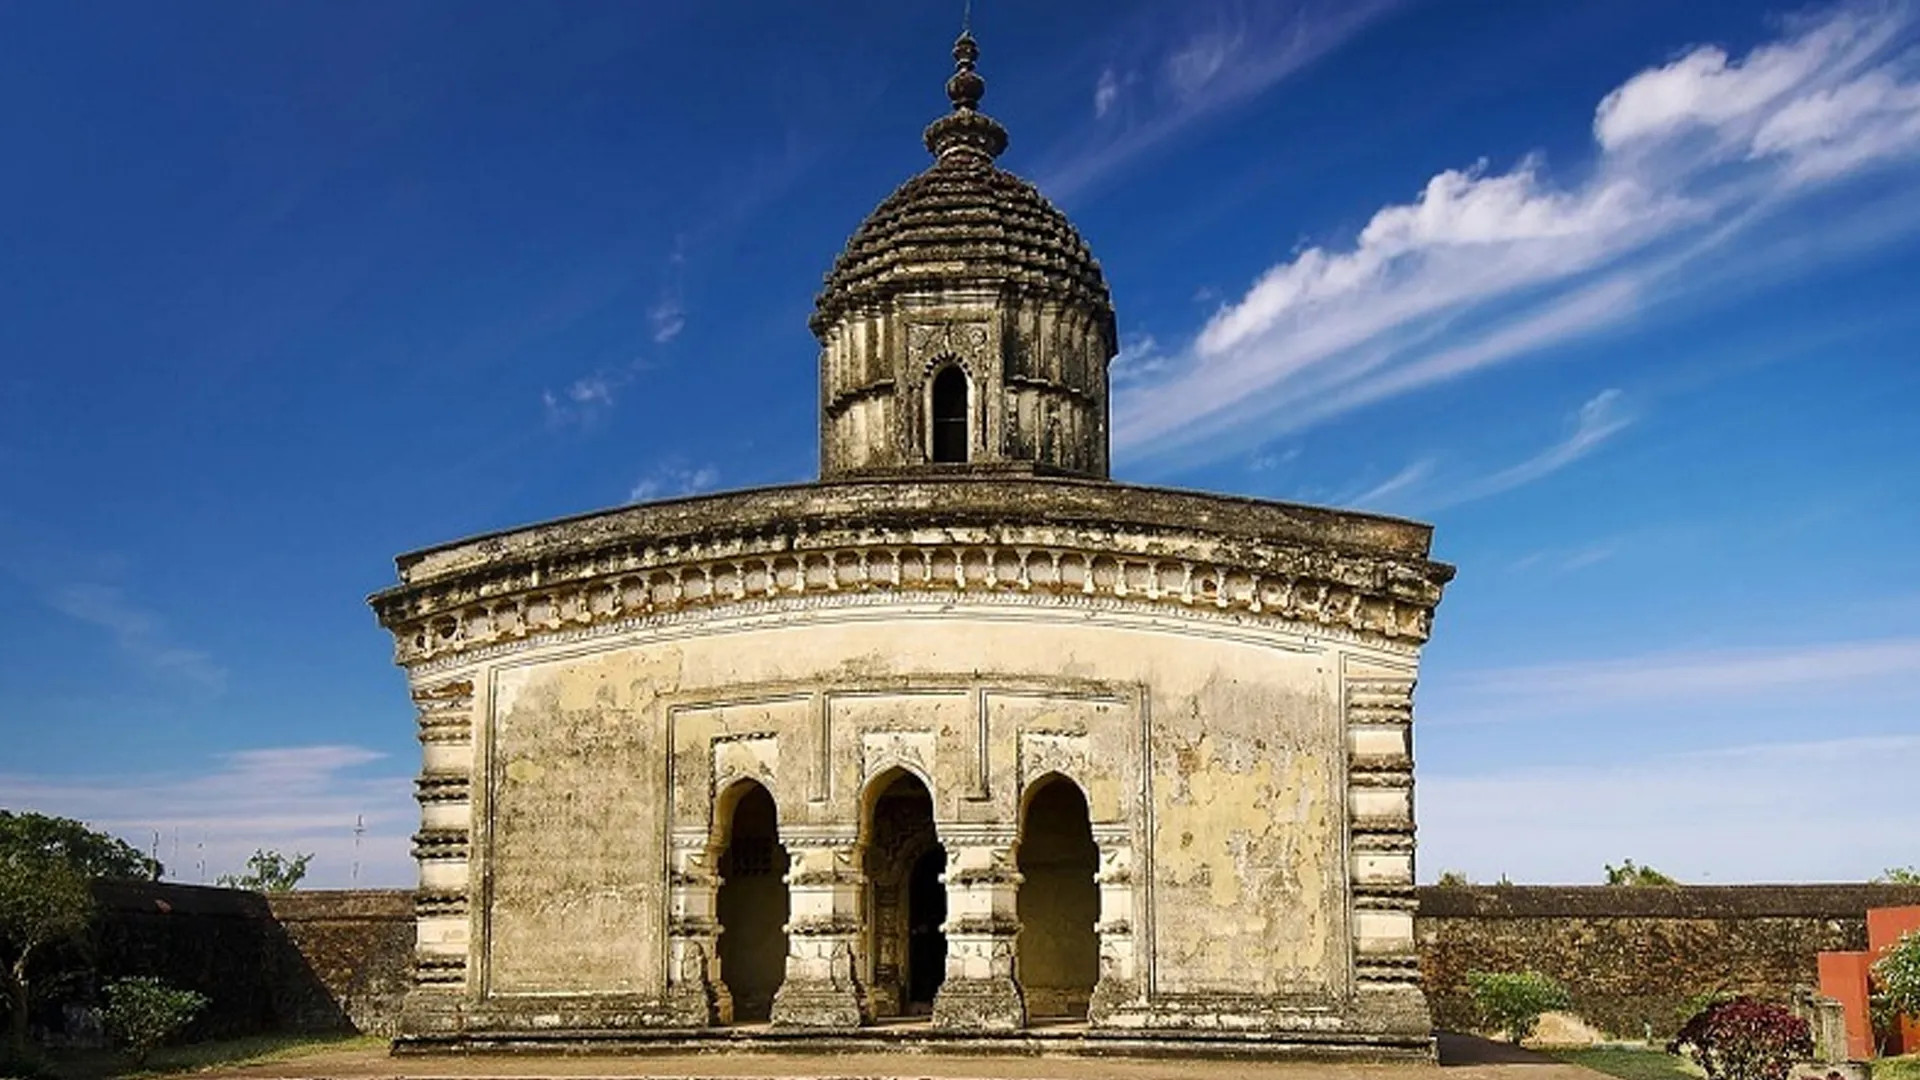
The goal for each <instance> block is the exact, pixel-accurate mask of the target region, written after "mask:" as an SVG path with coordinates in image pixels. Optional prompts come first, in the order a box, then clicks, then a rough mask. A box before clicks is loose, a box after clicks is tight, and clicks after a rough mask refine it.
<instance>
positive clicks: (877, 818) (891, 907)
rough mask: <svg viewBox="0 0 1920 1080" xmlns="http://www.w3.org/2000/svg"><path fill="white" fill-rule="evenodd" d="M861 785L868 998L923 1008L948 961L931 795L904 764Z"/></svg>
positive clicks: (885, 1012) (942, 857)
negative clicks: (864, 799)
mask: <svg viewBox="0 0 1920 1080" xmlns="http://www.w3.org/2000/svg"><path fill="white" fill-rule="evenodd" d="M867 791H868V796H867V808H866V814H865V819H864V821H863V822H862V838H863V840H864V845H863V847H864V851H865V856H864V861H865V865H864V867H863V869H864V870H865V871H866V875H867V918H866V925H867V935H868V937H867V972H868V980H869V982H868V987H869V989H868V1000H869V1001H870V1002H871V1003H872V1006H873V1013H874V1015H875V1016H877V1017H885V1016H920V1015H925V1014H927V1013H930V1012H932V1011H933V997H934V994H935V993H937V992H938V991H939V989H940V982H941V980H942V979H944V978H945V977H946V969H947V937H946V933H945V932H944V931H942V930H941V929H940V926H941V924H942V923H944V922H946V919H947V892H946V886H945V885H944V884H942V883H941V881H940V876H941V874H942V873H944V872H945V870H946V865H947V852H946V849H945V848H943V847H941V846H940V841H939V838H938V836H936V835H935V833H934V826H933V796H932V794H931V793H930V792H928V791H927V785H926V784H925V783H923V782H921V780H920V778H919V777H917V776H915V775H913V774H912V773H910V772H908V771H906V770H905V769H893V770H890V771H889V772H887V773H883V774H881V775H880V776H877V777H875V778H874V779H873V780H872V782H871V783H869V785H868V788H867Z"/></svg>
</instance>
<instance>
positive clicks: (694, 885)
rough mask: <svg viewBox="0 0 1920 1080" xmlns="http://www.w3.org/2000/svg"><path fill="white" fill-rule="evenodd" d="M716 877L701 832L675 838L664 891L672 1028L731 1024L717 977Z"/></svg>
mask: <svg viewBox="0 0 1920 1080" xmlns="http://www.w3.org/2000/svg"><path fill="white" fill-rule="evenodd" d="M719 894H720V876H719V875H718V874H716V873H715V872H714V855H713V851H712V848H711V847H710V846H709V844H708V838H707V836H706V835H705V834H704V833H701V834H698V835H693V836H686V837H675V838H674V845H673V870H672V877H671V878H670V879H669V882H668V892H667V905H668V906H667V955H668V966H667V1012H668V1014H669V1016H671V1018H672V1023H673V1024H674V1025H675V1026H677V1027H709V1026H711V1025H714V1024H730V1023H732V1022H733V996H732V995H731V994H729V993H728V992H727V984H726V981H725V980H724V979H723V978H722V977H721V972H720V934H721V932H722V931H721V927H720V918H719V909H718V906H717V905H718V900H719Z"/></svg>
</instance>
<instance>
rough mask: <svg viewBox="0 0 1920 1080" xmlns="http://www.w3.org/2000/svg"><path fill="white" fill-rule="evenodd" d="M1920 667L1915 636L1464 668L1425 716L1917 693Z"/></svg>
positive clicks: (1506, 717) (1523, 715)
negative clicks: (1866, 690)
mask: <svg viewBox="0 0 1920 1080" xmlns="http://www.w3.org/2000/svg"><path fill="white" fill-rule="evenodd" d="M1915 671H1920V638H1911V637H1894V638H1869V639H1865V640H1859V641H1839V642H1826V643H1818V644H1807V645H1795V646H1780V647H1765V648H1758V647H1754V648H1729V649H1705V650H1690V651H1680V652H1659V653H1649V654H1642V655H1638V656H1626V657H1618V658H1612V659H1599V660H1583V661H1578V662H1571V663H1560V664H1540V665H1532V666H1526V667H1513V668H1500V669H1493V670H1484V671H1469V672H1464V673H1461V674H1457V675H1449V676H1446V677H1445V679H1444V680H1435V681H1434V682H1432V684H1431V685H1428V686H1425V687H1423V690H1422V693H1423V694H1427V695H1428V696H1429V700H1428V701H1426V702H1423V705H1422V708H1423V710H1425V711H1423V714H1422V718H1423V722H1425V723H1427V724H1428V725H1429V726H1432V725H1434V724H1440V725H1449V724H1473V723H1498V722H1504V721H1515V720H1528V721H1537V720H1543V719H1548V718H1551V717H1555V716H1568V715H1576V714H1603V713H1616V714H1617V713H1620V712H1623V711H1626V710H1632V711H1634V712H1635V713H1644V712H1646V711H1648V710H1650V709H1656V708H1686V707H1689V706H1697V705H1699V704H1701V703H1703V702H1711V703H1717V704H1721V705H1727V706H1728V707H1732V708H1735V709H1738V708H1741V707H1744V706H1743V705H1742V703H1748V704H1751V703H1754V702H1757V701H1761V700H1763V699H1770V700H1772V701H1773V702H1775V703H1777V702H1779V701H1780V700H1781V699H1782V697H1783V696H1784V695H1789V694H1807V695H1816V694H1827V695H1830V694H1831V692H1832V691H1834V690H1835V689H1836V688H1845V687H1858V686H1862V685H1867V684H1869V681H1871V685H1874V686H1876V687H1878V688H1880V689H1877V690H1876V693H1877V694H1879V695H1880V696H1881V698H1882V700H1883V701H1886V702H1889V703H1891V702H1893V701H1895V700H1898V701H1902V702H1905V703H1907V704H1909V705H1911V704H1914V703H1920V687H1911V686H1909V685H1908V682H1909V681H1910V680H1905V679H1904V676H1909V675H1911V674H1912V673H1913V672H1915Z"/></svg>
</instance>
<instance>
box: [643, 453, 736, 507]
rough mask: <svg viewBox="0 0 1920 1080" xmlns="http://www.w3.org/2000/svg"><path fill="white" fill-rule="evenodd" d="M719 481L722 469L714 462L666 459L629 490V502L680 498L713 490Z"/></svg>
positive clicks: (648, 471)
mask: <svg viewBox="0 0 1920 1080" xmlns="http://www.w3.org/2000/svg"><path fill="white" fill-rule="evenodd" d="M718 483H720V469H719V467H718V466H716V465H713V464H711V463H709V464H705V465H689V464H687V463H686V462H685V461H682V460H679V459H677V458H675V459H670V460H667V461H663V462H661V463H659V464H657V465H655V466H653V468H651V469H649V470H647V474H646V475H645V476H642V477H641V478H640V479H639V480H638V481H636V482H635V483H634V485H633V488H632V490H630V491H628V492H627V501H628V502H648V501H650V500H653V499H670V498H678V497H680V496H683V495H698V494H700V493H701V492H703V491H712V490H713V488H714V486H715V485H717V484H718Z"/></svg>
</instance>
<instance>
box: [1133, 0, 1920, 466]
mask: <svg viewBox="0 0 1920 1080" xmlns="http://www.w3.org/2000/svg"><path fill="white" fill-rule="evenodd" d="M1913 22H1914V15H1913V9H1912V8H1911V7H1909V6H1906V5H1890V6H1881V7H1866V6H1860V7H1841V8H1836V9H1831V10H1829V11H1827V12H1826V13H1825V14H1824V15H1822V16H1820V17H1819V18H1815V19H1810V20H1803V21H1801V22H1798V23H1796V24H1794V27H1793V29H1792V31H1791V33H1790V35H1789V36H1788V37H1786V38H1784V39H1782V40H1780V41H1778V42H1774V43H1772V44H1769V45H1766V46H1762V47H1761V48H1758V49H1755V50H1753V51H1752V52H1751V53H1749V54H1748V55H1747V56H1746V57H1744V58H1741V59H1739V60H1733V59H1729V58H1728V57H1727V56H1726V55H1725V53H1724V52H1722V51H1721V50H1718V49H1715V48H1712V47H1703V48H1699V49H1695V50H1693V51H1691V52H1689V53H1687V54H1686V55H1685V56H1682V57H1680V58H1679V59H1677V60H1675V61H1673V62H1672V63H1671V64H1668V65H1665V66H1663V67H1660V68H1656V69H1652V70H1649V71H1645V72H1641V73H1640V74H1638V75H1635V76H1634V77H1633V78H1631V79H1629V80H1627V81H1626V82H1624V83H1622V84H1621V85H1620V86H1619V87H1618V88H1616V89H1615V90H1614V91H1613V92H1612V93H1610V94H1608V95H1607V96H1606V97H1605V98H1604V99H1603V101H1602V102H1601V103H1600V105H1599V106H1598V108H1597V109H1596V113H1595V119H1594V125H1593V138H1594V147H1595V157H1594V161H1593V164H1592V167H1591V169H1590V170H1588V171H1587V172H1586V174H1585V175H1584V176H1583V177H1582V178H1580V179H1579V180H1577V181H1575V182H1572V183H1563V182H1560V181H1557V180H1556V179H1555V178H1554V177H1553V176H1552V175H1551V174H1550V173H1549V172H1548V170H1547V168H1546V164H1545V162H1544V160H1542V159H1541V158H1540V157H1538V156H1530V157H1528V158H1525V159H1523V160H1522V161H1521V162H1520V163H1519V164H1518V165H1516V166H1514V167H1513V168H1512V169H1509V170H1507V171H1504V172H1500V171H1494V170H1492V169H1490V168H1489V166H1488V165H1487V164H1486V163H1485V162H1481V163H1479V164H1476V165H1473V166H1471V167H1468V168H1463V169H1450V170H1447V171H1445V172H1442V173H1440V174H1439V175H1437V176H1435V177H1433V178H1432V179H1431V180H1430V181H1428V182H1427V184H1426V185H1425V187H1424V189H1423V190H1422V191H1421V193H1420V195H1419V197H1418V198H1416V199H1415V200H1414V201H1412V202H1409V203H1404V204H1398V205H1392V206H1387V207H1384V208H1382V209H1380V210H1379V211H1378V212H1377V213H1375V214H1374V215H1373V217H1372V219H1371V221H1369V222H1368V224H1367V225H1366V227H1365V228H1364V229H1362V230H1361V231H1360V233H1359V235H1358V236H1357V237H1356V238H1355V239H1354V241H1353V242H1352V244H1351V245H1348V246H1346V247H1343V248H1335V247H1329V246H1311V247H1308V248H1306V249H1305V250H1302V251H1299V252H1298V253H1296V254H1293V255H1291V256H1290V257H1289V258H1288V259H1287V260H1286V261H1285V262H1282V263H1279V264H1278V265H1275V266H1274V267H1273V268H1271V269H1270V270H1268V271H1267V272H1266V273H1265V274H1263V275H1262V276H1261V277H1260V279H1259V280H1258V281H1256V282H1255V283H1254V284H1253V286H1252V287H1251V288H1249V289H1248V290H1247V291H1246V292H1245V293H1244V294H1243V295H1242V296H1241V297H1240V299H1239V300H1237V301H1235V302H1234V303H1231V304H1228V305H1225V306H1223V307H1222V308H1220V310H1219V311H1217V312H1216V313H1215V314H1214V316H1213V317H1212V318H1211V319H1209V320H1208V321H1207V323H1206V324H1205V325H1204V326H1203V327H1202V329H1201V330H1200V332H1199V333H1198V334H1197V335H1196V337H1195V339H1194V340H1193V342H1192V343H1191V345H1190V346H1188V347H1186V348H1184V349H1181V350H1179V351H1178V352H1177V353H1176V355H1175V358H1174V360H1173V361H1172V362H1170V363H1169V364H1168V365H1167V366H1166V369H1165V371H1164V373H1163V374H1162V375H1161V376H1160V377H1158V378H1155V379H1151V380H1143V381H1141V382H1138V383H1136V384H1134V385H1132V386H1128V387H1122V388H1120V389H1119V390H1118V391H1117V392H1116V404H1115V413H1116V422H1115V430H1114V436H1115V442H1116V446H1117V448H1118V449H1119V450H1120V451H1121V453H1122V454H1123V455H1129V456H1134V457H1146V458H1163V459H1171V458H1175V457H1182V456H1184V457H1187V458H1195V457H1198V458H1208V457H1217V456H1219V455H1220V454H1221V453H1227V452H1233V451H1234V450H1235V449H1237V448H1244V446H1245V445H1246V444H1247V443H1248V442H1250V441H1253V440H1256V439H1258V440H1265V439H1269V438H1271V437H1272V436H1273V435H1274V434H1275V433H1276V431H1284V430H1294V429H1298V428H1300V427H1304V426H1306V425H1309V424H1313V423H1318V422H1321V421H1324V420H1326V419H1327V418H1329V417H1332V416H1336V415H1340V414H1342V413H1344V412H1347V411H1350V410H1352V409H1356V408H1359V407H1362V406H1364V405H1367V404H1369V403H1372V402H1375V401H1379V400H1381V399H1383V398H1387V397H1392V396H1396V395H1400V394H1405V393H1409V392H1413V391H1416V390H1419V389H1421V388H1423V387H1427V386H1430V385H1433V384H1435V383H1438V382H1442V381H1445V380H1449V379H1454V378H1458V377H1461V376H1464V375H1467V374H1469V373H1472V372H1475V371H1479V370H1482V369H1485V368H1488V367H1492V366H1494V365H1497V364H1501V363H1506V362H1509V361H1512V360H1514V359H1516V358H1518V357H1521V356H1524V355H1527V354H1529V353H1532V352H1537V351H1539V350H1541V349H1542V348H1545V347H1547V346H1549V345H1552V344H1555V343H1557V342H1560V341H1564V340H1567V339H1569V338H1572V337H1575V336H1579V335H1583V334H1589V333H1592V332H1594V331H1596V330H1600V329H1603V328H1607V327H1611V326H1614V325H1617V324H1619V323H1621V322H1622V321H1623V320H1626V319H1630V318H1633V317H1635V316H1636V314H1637V313H1638V312H1639V311H1640V310H1642V308H1643V306H1644V304H1645V299H1646V297H1647V295H1648V294H1649V293H1650V292H1652V291H1653V290H1655V289H1656V288H1659V289H1666V288H1674V287H1676V285H1677V284H1684V282H1683V280H1682V275H1681V271H1682V270H1686V271H1687V272H1688V275H1689V276H1697V272H1696V270H1695V265H1696V264H1698V263H1701V262H1703V261H1705V260H1706V259H1707V257H1708V256H1710V255H1713V254H1716V253H1723V252H1725V251H1726V250H1727V248H1728V246H1729V245H1731V244H1733V243H1734V242H1735V241H1737V240H1740V239H1741V238H1743V237H1745V236H1747V235H1749V234H1751V233H1753V232H1754V231H1755V230H1756V227H1757V226H1758V225H1759V224H1760V223H1762V222H1774V223H1776V224H1780V225H1782V226H1783V227H1785V228H1789V229H1790V228H1796V227H1798V228H1806V227H1808V226H1806V225H1804V224H1802V223H1799V222H1794V221H1784V222H1783V221H1782V218H1783V217H1784V215H1783V214H1782V211H1783V209H1785V208H1786V207H1788V206H1789V205H1791V204H1792V202H1793V200H1794V199H1795V198H1797V197H1798V196H1800V195H1801V194H1803V193H1805V192H1807V191H1809V190H1811V189H1814V188H1816V187H1821V186H1824V185H1827V184H1830V183H1832V182H1834V181H1836V180H1840V179H1843V178H1845V177H1848V176H1851V175H1854V174H1856V173H1859V172H1861V171H1864V170H1866V169H1868V168H1873V167H1880V166H1884V165H1887V164H1888V163H1890V162H1894V161H1896V160H1899V161H1910V160H1911V159H1912V158H1913V157H1914V156H1915V154H1916V152H1920V77H1916V76H1915V75H1914V72H1913V68H1914V57H1915V53H1914V51H1913V50H1912V49H1910V48H1908V47H1906V46H1904V45H1903V44H1902V41H1903V35H1905V34H1906V32H1907V31H1908V30H1910V29H1911V27H1912V25H1913ZM1193 63H1198V61H1193ZM1200 66H1201V67H1204V66H1205V65H1200ZM1914 224H1915V222H1914V221H1913V220H1912V216H1911V215H1907V216H1905V217H1903V218H1901V219H1899V220H1890V221H1888V222H1887V223H1886V225H1887V228H1886V229H1885V230H1884V231H1883V232H1882V233H1880V234H1879V235H1878V236H1877V238H1876V239H1877V241H1878V242H1880V243H1885V242H1888V241H1890V240H1893V239H1895V238H1897V237H1898V236H1900V235H1902V234H1903V231H1904V230H1910V229H1911V228H1912V227H1913V225H1914Z"/></svg>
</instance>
